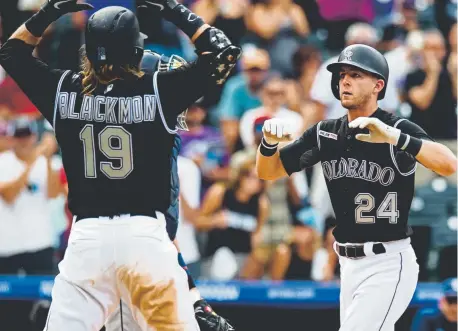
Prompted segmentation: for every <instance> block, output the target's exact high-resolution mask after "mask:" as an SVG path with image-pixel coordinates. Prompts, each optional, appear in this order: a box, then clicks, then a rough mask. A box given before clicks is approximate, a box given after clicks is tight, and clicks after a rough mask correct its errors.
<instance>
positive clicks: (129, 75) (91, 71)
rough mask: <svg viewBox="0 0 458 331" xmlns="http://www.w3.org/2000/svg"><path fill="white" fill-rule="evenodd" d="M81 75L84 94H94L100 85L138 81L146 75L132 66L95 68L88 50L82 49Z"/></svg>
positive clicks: (107, 65)
mask: <svg viewBox="0 0 458 331" xmlns="http://www.w3.org/2000/svg"><path fill="white" fill-rule="evenodd" d="M81 59H82V60H81V75H82V76H83V80H82V83H83V93H84V94H92V92H94V90H95V89H96V88H97V86H99V84H102V85H106V84H109V83H110V82H112V81H114V80H116V79H123V80H137V79H138V78H140V77H142V76H143V75H144V74H145V73H144V72H143V71H142V70H141V69H140V63H139V64H138V65H132V64H122V65H115V64H103V65H101V66H99V67H94V66H93V64H92V62H91V61H89V59H88V57H87V55H86V50H85V49H84V47H82V48H81Z"/></svg>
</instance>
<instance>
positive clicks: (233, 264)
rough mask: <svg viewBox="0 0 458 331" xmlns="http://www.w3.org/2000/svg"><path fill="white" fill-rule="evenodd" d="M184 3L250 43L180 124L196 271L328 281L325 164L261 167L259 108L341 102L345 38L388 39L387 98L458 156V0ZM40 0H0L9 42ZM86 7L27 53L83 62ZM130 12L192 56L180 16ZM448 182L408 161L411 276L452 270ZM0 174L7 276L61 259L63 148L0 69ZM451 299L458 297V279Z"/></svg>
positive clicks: (160, 46)
mask: <svg viewBox="0 0 458 331" xmlns="http://www.w3.org/2000/svg"><path fill="white" fill-rule="evenodd" d="M88 2H90V3H91V4H92V5H94V7H95V10H97V9H98V8H101V7H103V6H106V5H107V4H108V3H109V4H110V5H122V6H124V7H127V8H130V9H132V10H134V8H135V3H134V2H135V1H134V0H116V1H114V0H110V1H109V0H90V1H88ZM182 2H184V3H185V4H186V5H188V6H190V7H191V8H192V9H193V10H194V11H195V12H196V13H197V14H198V15H200V16H201V17H202V18H204V19H205V20H206V21H207V22H209V23H210V24H212V25H214V26H216V27H217V28H220V29H222V30H223V31H225V32H226V33H227V35H228V36H229V37H230V39H231V40H232V41H233V42H234V43H235V44H240V45H241V46H242V47H243V51H244V53H243V56H242V58H241V61H240V64H239V66H238V68H237V70H236V72H235V73H234V74H233V75H232V77H230V78H229V80H228V81H227V82H226V84H225V85H224V86H223V87H222V88H220V89H216V88H215V89H214V90H211V91H208V92H207V94H206V95H205V96H204V97H203V98H202V99H200V100H197V101H196V103H195V104H194V105H193V106H191V107H190V108H189V109H188V112H187V117H186V122H187V126H188V129H189V130H188V131H181V132H180V134H181V136H182V149H181V153H180V155H181V157H180V158H179V165H178V169H179V177H180V181H181V196H180V211H181V213H180V225H179V229H178V240H179V242H180V247H181V250H182V252H183V253H182V254H183V256H184V259H185V260H186V262H187V263H188V266H189V269H190V270H191V273H192V274H193V275H194V276H195V277H196V278H200V279H218V280H229V279H234V278H236V279H266V278H267V279H273V280H282V279H289V280H291V279H294V280H322V281H331V280H335V279H337V277H338V263H337V258H336V255H335V254H334V252H333V248H332V243H333V237H332V228H333V224H334V222H335V219H334V218H333V211H332V206H331V204H330V201H329V197H328V193H327V190H326V186H325V182H324V178H323V176H322V171H321V167H320V166H319V165H317V166H315V167H314V168H312V169H307V170H306V171H304V172H302V173H298V174H295V175H293V176H291V177H290V178H288V179H282V180H279V181H275V182H264V181H261V180H260V179H258V178H257V176H256V172H255V170H254V162H255V154H256V148H257V146H258V145H259V142H260V139H261V136H262V133H261V132H262V125H263V122H264V121H265V120H267V119H269V118H272V117H280V118H285V119H289V120H291V121H293V122H294V123H295V124H296V128H295V129H296V134H297V136H299V135H300V134H301V133H302V132H303V131H304V130H305V129H307V128H308V127H310V126H311V125H313V124H315V123H317V122H318V121H320V120H323V119H330V118H337V117H340V116H343V115H344V114H345V110H344V108H342V107H341V106H340V102H339V101H338V100H336V99H335V98H334V96H333V94H332V92H331V87H330V80H331V73H329V72H328V71H327V70H326V65H327V64H328V63H329V62H333V61H335V56H336V54H338V52H339V51H340V50H341V49H342V48H343V47H344V46H345V45H351V44H357V43H361V44H367V45H371V46H373V47H376V48H377V49H379V50H380V51H382V52H383V53H384V55H385V56H386V59H387V61H388V64H389V67H390V78H389V83H388V87H387V93H386V97H385V98H384V99H383V100H382V101H381V102H380V107H382V108H383V109H385V110H389V111H392V112H396V113H398V114H400V115H401V116H403V117H406V118H409V119H410V120H411V121H413V122H415V123H417V124H419V125H420V126H422V127H423V128H424V129H425V130H426V131H427V132H428V133H429V134H430V135H431V136H432V137H433V138H434V139H436V140H439V141H441V142H444V143H446V144H447V146H449V147H450V148H451V149H452V151H454V153H455V154H456V143H457V141H456V139H457V110H458V108H457V62H458V60H457V26H456V19H457V3H456V1H454V0H361V1H355V0H339V1H336V0H296V1H293V0H251V1H250V0H184V1H182ZM42 3H43V0H9V1H3V0H2V1H0V15H1V18H0V19H1V25H0V31H1V32H0V33H1V36H2V41H3V42H4V41H5V40H6V39H7V38H8V37H9V36H10V34H11V33H12V32H13V31H14V30H15V29H16V28H17V27H18V26H19V25H20V23H22V22H23V21H24V20H25V19H27V18H28V17H29V16H30V15H31V14H32V13H33V12H34V11H36V10H38V9H39V7H40V6H41V4H42ZM88 14H90V12H89V13H83V12H79V13H76V14H73V15H67V16H65V17H62V18H61V19H60V20H58V21H57V22H56V23H55V24H54V25H53V26H51V27H50V28H49V29H48V30H47V31H46V33H45V35H44V37H43V40H42V42H41V43H40V45H39V47H38V48H37V50H36V56H38V57H40V58H41V59H43V60H44V61H46V62H47V63H49V64H50V65H51V66H55V67H59V68H68V69H72V70H77V69H78V67H79V65H80V63H79V55H80V48H81V45H82V43H83V42H84V41H83V36H84V27H85V21H86V19H87V15H88ZM139 20H140V24H141V28H142V31H143V32H144V33H145V34H147V35H148V36H149V37H148V39H147V40H146V47H147V48H148V49H151V50H153V51H156V52H158V53H162V54H165V55H168V56H170V55H172V54H176V55H179V56H181V57H183V58H185V59H186V60H188V61H192V60H193V59H194V58H195V54H194V53H193V48H192V46H191V44H190V42H189V40H188V39H187V37H186V36H185V35H184V34H182V33H181V32H180V31H178V29H177V28H176V27H175V26H174V25H172V24H171V23H168V22H166V21H164V20H162V19H161V18H160V17H158V18H157V19H154V20H152V19H148V20H147V19H146V18H143V17H142V16H141V15H140V16H139ZM179 93H180V91H176V94H177V96H179ZM152 171H153V170H152ZM455 183H456V177H452V178H441V177H438V176H436V175H434V174H433V173H431V172H429V171H427V170H426V169H425V168H422V167H421V166H419V168H418V170H417V177H416V184H417V185H416V197H415V198H414V201H413V204H412V212H411V218H410V224H411V225H412V226H413V228H414V235H413V238H412V241H413V246H414V248H415V250H416V253H417V256H418V260H419V264H420V281H429V280H438V281H443V280H445V279H448V278H450V277H456V276H457V274H456V272H457V241H456V240H457V232H456V231H457V227H458V222H457V205H456V200H457V191H456V185H455ZM2 185H3V186H2ZM5 185H6V186H7V187H6V188H5ZM0 188H1V189H0V274H2V273H3V274H43V273H45V274H53V273H55V272H56V268H57V262H58V261H59V260H60V259H61V257H62V254H63V252H64V249H65V246H66V240H67V238H68V233H69V230H70V227H71V223H72V216H71V215H70V214H69V213H68V211H67V209H66V190H67V188H66V182H65V173H64V171H63V169H62V165H61V161H60V156H59V151H58V146H57V144H56V142H55V140H54V138H53V134H52V128H51V126H50V125H49V123H46V122H45V121H44V120H43V118H42V117H41V116H40V114H39V113H38V111H37V110H36V108H35V107H34V105H33V104H32V103H31V102H30V101H29V100H28V99H27V97H26V96H25V95H24V94H23V93H22V92H21V90H20V89H19V87H18V86H17V85H16V84H15V82H14V81H13V80H12V79H11V78H10V77H8V76H7V75H6V74H5V72H4V71H3V70H2V68H1V67H0ZM455 286H456V284H455ZM447 288H448V287H447ZM449 292H450V291H449ZM447 293H448V292H447ZM454 300H455V310H456V288H455V299H454ZM444 302H445V303H444ZM446 303H447V301H446V300H445V301H443V302H442V301H441V307H444V305H445V304H446ZM451 315H453V314H451ZM455 316H456V311H455ZM455 323H456V320H455ZM455 325H456V324H455ZM425 330H426V329H425Z"/></svg>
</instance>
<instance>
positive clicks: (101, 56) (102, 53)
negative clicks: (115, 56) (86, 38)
mask: <svg viewBox="0 0 458 331" xmlns="http://www.w3.org/2000/svg"><path fill="white" fill-rule="evenodd" d="M97 53H98V54H97V58H98V60H99V61H105V60H106V59H107V55H106V53H105V47H97Z"/></svg>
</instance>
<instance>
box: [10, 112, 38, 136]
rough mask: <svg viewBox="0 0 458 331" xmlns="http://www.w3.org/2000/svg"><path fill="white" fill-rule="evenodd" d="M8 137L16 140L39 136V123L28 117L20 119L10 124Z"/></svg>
mask: <svg viewBox="0 0 458 331" xmlns="http://www.w3.org/2000/svg"><path fill="white" fill-rule="evenodd" d="M8 131H9V132H8V135H9V136H11V137H15V138H21V137H29V136H31V135H34V134H37V131H38V128H37V123H36V122H35V121H34V120H32V119H30V118H28V117H19V118H17V119H15V120H12V121H11V122H10V123H9V128H8Z"/></svg>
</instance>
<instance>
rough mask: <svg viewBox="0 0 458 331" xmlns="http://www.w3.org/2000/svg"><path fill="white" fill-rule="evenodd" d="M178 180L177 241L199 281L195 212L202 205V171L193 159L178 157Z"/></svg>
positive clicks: (191, 271)
mask: <svg viewBox="0 0 458 331" xmlns="http://www.w3.org/2000/svg"><path fill="white" fill-rule="evenodd" d="M178 178H179V179H180V213H179V222H178V231H177V241H178V243H179V246H180V251H181V254H182V255H183V259H184V260H185V261H186V264H187V266H188V270H189V272H190V273H191V275H192V276H193V277H194V278H195V279H197V278H198V277H199V275H200V263H199V262H200V252H199V247H198V244H197V238H196V230H195V227H194V221H195V218H194V215H193V210H196V209H198V208H199V204H200V186H201V174H200V169H199V167H198V166H197V165H196V164H195V163H194V161H192V160H191V159H188V158H185V157H182V156H178Z"/></svg>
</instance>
